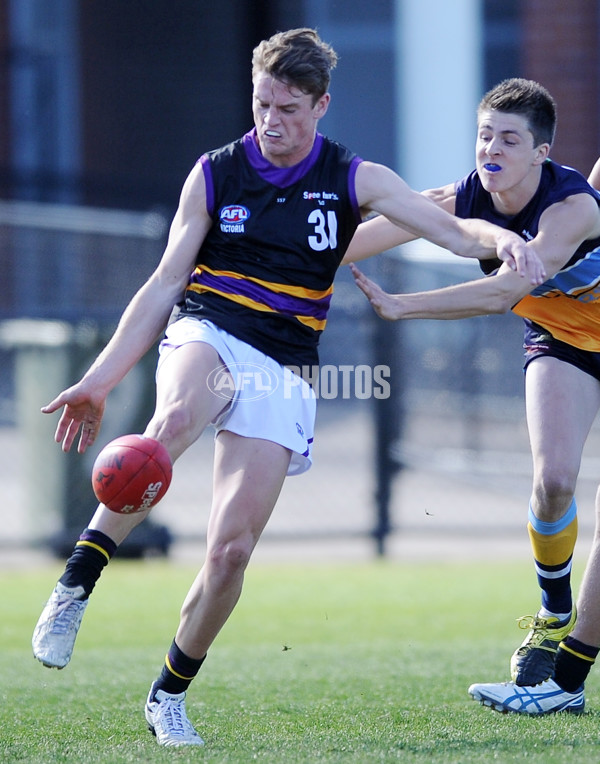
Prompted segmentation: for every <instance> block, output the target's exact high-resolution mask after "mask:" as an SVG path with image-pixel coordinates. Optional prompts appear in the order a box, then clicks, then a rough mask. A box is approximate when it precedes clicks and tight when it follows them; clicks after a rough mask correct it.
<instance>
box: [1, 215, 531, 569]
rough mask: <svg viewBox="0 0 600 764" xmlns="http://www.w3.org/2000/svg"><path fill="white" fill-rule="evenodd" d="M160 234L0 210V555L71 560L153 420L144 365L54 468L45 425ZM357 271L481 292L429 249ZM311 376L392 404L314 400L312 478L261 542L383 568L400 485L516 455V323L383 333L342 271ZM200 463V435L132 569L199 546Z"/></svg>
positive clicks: (147, 218)
mask: <svg viewBox="0 0 600 764" xmlns="http://www.w3.org/2000/svg"><path fill="white" fill-rule="evenodd" d="M166 232H167V221H165V220H164V218H162V217H161V216H160V215H157V214H155V213H148V214H145V213H131V212H123V211H113V210H92V209H82V208H78V207H65V206H55V205H42V204H28V203H8V202H2V203H0V266H1V267H2V273H3V286H2V290H1V294H0V445H1V446H2V453H3V459H2V460H1V464H0V471H1V472H2V481H3V485H4V486H5V499H4V515H5V517H4V523H3V531H2V534H3V537H2V538H1V539H0V543H1V544H4V545H5V546H6V545H14V544H37V545H40V544H41V545H48V544H49V545H50V546H51V547H52V548H53V549H54V551H56V552H57V553H59V554H61V555H62V554H64V553H67V552H68V551H69V550H70V548H71V545H72V543H73V540H74V539H75V538H76V537H77V534H78V533H79V532H80V530H81V528H82V527H83V525H84V524H85V522H86V521H87V519H88V517H89V515H90V514H91V512H92V511H93V508H94V506H95V500H94V497H93V494H92V491H91V486H90V481H89V472H90V470H91V464H92V462H93V459H94V458H95V455H96V453H97V451H98V450H99V448H100V447H101V446H102V445H103V444H104V443H106V442H108V440H110V439H112V438H113V437H116V436H117V435H119V434H122V433H124V432H135V431H140V430H142V429H143V427H144V425H145V423H146V420H147V419H148V417H149V415H150V413H151V410H152V406H153V403H154V366H155V361H156V358H155V353H154V352H150V353H149V354H148V355H147V357H146V358H145V359H144V360H143V361H142V362H141V363H140V364H139V365H138V367H136V369H134V370H133V371H132V372H131V373H130V374H129V375H128V377H127V378H126V379H125V380H124V381H123V383H121V385H119V386H118V387H117V388H116V389H115V391H113V393H111V396H110V398H109V405H108V407H107V413H106V418H105V422H104V425H103V430H102V438H101V439H100V441H99V442H98V443H97V444H96V446H95V448H94V449H92V450H90V452H89V453H88V454H86V455H85V456H84V457H80V456H78V455H77V454H69V455H68V456H65V455H64V454H62V452H61V451H60V449H59V448H58V447H57V446H56V444H54V443H53V431H54V428H55V425H56V418H53V417H44V416H43V415H41V414H40V413H39V409H40V406H42V405H43V404H44V403H46V402H48V401H49V400H51V399H52V398H53V397H54V396H55V395H56V393H57V392H59V391H60V390H61V389H62V388H63V387H65V386H66V385H68V384H70V383H72V382H73V381H75V380H76V379H77V378H79V376H80V374H81V373H82V372H83V371H84V370H85V368H87V366H88V365H89V364H90V363H91V361H92V360H93V358H94V357H95V355H96V354H97V353H98V352H99V350H100V349H101V348H102V347H103V345H104V344H105V342H106V340H107V339H108V337H109V336H110V334H111V333H112V331H113V329H114V327H115V325H116V321H117V320H118V317H119V316H120V314H121V312H122V310H123V308H124V307H125V306H126V305H127V303H128V301H129V299H130V297H131V296H132V295H133V293H134V292H135V290H136V289H137V288H138V287H139V286H140V284H141V283H143V281H144V280H145V279H146V278H147V277H148V276H149V274H150V273H151V272H152V270H153V268H154V267H155V265H156V263H157V262H158V260H159V258H160V255H161V253H162V251H163V248H164V244H165V239H166ZM365 268H366V269H367V270H368V271H369V273H370V274H371V275H373V276H375V277H376V278H377V279H379V280H380V282H381V283H383V284H384V286H386V287H387V288H390V289H393V290H397V291H399V290H404V291H416V290H421V289H427V288H434V287H437V286H443V285H446V284H448V283H453V282H456V281H461V280H464V279H465V278H476V277H478V275H479V272H478V270H477V266H476V265H474V264H473V263H465V262H462V261H460V260H458V259H457V258H453V257H452V256H450V255H448V254H447V253H444V254H440V253H439V252H437V251H436V250H432V249H431V248H430V247H428V246H426V245H425V244H424V243H423V242H417V243H415V244H414V245H412V246H411V247H405V248H402V249H401V250H399V251H397V252H392V253H386V254H385V255H383V256H381V257H379V258H375V259H374V260H373V262H372V263H366V264H365ZM321 363H322V365H324V366H326V367H328V369H329V370H330V371H331V372H332V374H334V375H336V374H337V375H338V381H340V380H341V378H342V375H343V369H348V368H352V369H354V370H356V369H357V368H358V367H362V368H373V367H374V366H385V367H388V368H389V381H390V395H389V396H386V397H384V398H383V399H376V398H374V397H373V396H369V395H365V394H364V390H363V391H362V393H357V388H356V387H352V386H351V387H350V389H349V390H344V388H343V385H342V384H341V381H340V385H339V387H338V388H336V392H335V394H330V395H327V396H323V395H321V396H320V397H321V400H320V402H319V414H318V420H317V441H316V447H315V457H316V460H315V467H313V470H311V471H310V472H309V473H308V475H307V476H303V477H302V478H292V479H290V480H288V481H287V482H286V485H285V487H284V491H283V493H282V497H281V500H280V502H279V507H278V510H277V513H276V516H274V518H273V520H272V522H271V523H270V524H269V527H268V529H267V531H266V534H265V538H267V539H268V538H272V539H278V540H281V539H286V540H297V541H300V540H302V539H310V540H312V541H313V542H314V541H315V539H325V538H336V539H341V538H344V537H346V538H362V539H369V538H373V539H374V540H375V544H376V549H377V550H378V551H379V552H380V553H383V552H384V551H385V543H386V539H387V538H388V536H390V535H393V534H394V533H395V532H397V531H398V528H399V527H400V526H401V522H400V521H399V518H398V510H397V508H395V507H394V501H393V494H394V486H395V482H396V479H397V476H398V475H399V474H401V472H402V470H403V469H404V470H408V469H414V468H417V467H419V466H420V465H423V464H428V463H429V464H433V463H434V462H435V460H436V458H437V459H438V462H439V459H440V458H441V457H442V455H443V454H446V455H448V454H451V455H452V458H451V459H450V462H451V463H452V464H453V465H454V468H456V469H458V470H461V469H462V470H463V472H464V473H475V472H476V471H477V470H476V469H475V468H474V466H473V454H479V455H480V456H481V455H482V454H483V455H485V454H490V453H492V452H494V451H498V450H502V451H504V453H510V452H511V450H512V452H514V450H515V444H518V445H517V446H516V447H517V450H523V449H526V442H525V440H524V437H523V436H524V425H523V403H522V385H523V382H522V374H521V372H520V367H521V326H520V319H518V318H517V317H515V316H490V317H485V318H478V319H469V320H466V321H456V322H449V321H437V322H436V321H413V322H398V323H396V324H390V323H386V322H383V321H380V320H379V319H376V318H375V317H374V315H373V314H372V311H371V310H370V308H369V306H368V305H367V303H366V300H365V299H364V297H363V296H362V294H361V293H360V292H359V291H358V290H357V289H356V287H355V286H354V284H353V283H352V279H351V276H350V273H349V271H348V270H347V269H341V270H340V272H339V274H338V277H337V279H336V289H335V294H334V298H333V302H332V308H331V311H330V317H329V321H328V327H327V330H326V332H325V333H324V335H323V339H322V343H321ZM336 384H337V383H336ZM211 450H212V443H211V436H210V434H206V435H204V436H203V437H202V438H201V439H200V441H199V443H198V444H196V446H194V447H192V449H190V451H189V453H187V454H186V455H184V457H182V459H181V464H180V463H178V465H177V466H176V470H175V477H174V481H173V485H172V487H171V490H170V491H169V494H168V495H167V497H166V498H165V499H164V500H163V502H161V504H160V505H159V506H158V507H157V508H156V510H155V511H154V513H153V516H154V519H153V520H152V521H150V522H146V523H144V524H143V525H142V526H141V527H140V528H139V529H137V531H136V532H134V534H132V536H131V537H130V540H129V543H130V546H129V553H130V554H132V555H137V554H140V553H144V552H147V551H158V552H166V551H167V550H168V548H169V546H170V544H171V543H172V542H173V541H175V542H178V541H181V540H184V539H186V540H188V541H190V540H191V541H194V540H199V539H201V538H202V537H203V535H204V532H205V528H206V522H207V518H208V507H209V504H210V492H211V491H210V463H208V464H207V462H209V460H210V459H211ZM459 455H460V456H461V458H462V459H463V462H462V463H459V462H458V461H457V458H458V456H459ZM452 459H454V462H452ZM475 461H476V464H477V467H478V468H481V466H482V465H483V464H484V463H485V459H484V458H478V459H476V460H475ZM439 468H440V469H444V468H445V467H444V465H442V464H441V463H440V467H439ZM135 534H137V535H135ZM127 551H128V550H127V548H125V549H124V550H123V552H122V554H123V553H124V554H127Z"/></svg>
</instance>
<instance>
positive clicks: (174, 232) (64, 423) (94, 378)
mask: <svg viewBox="0 0 600 764" xmlns="http://www.w3.org/2000/svg"><path fill="white" fill-rule="evenodd" d="M210 225H211V219H210V217H209V216H208V213H207V212H206V192H205V185H204V176H203V174H202V168H201V165H200V164H199V163H198V164H197V165H196V167H195V168H194V169H193V170H192V172H191V173H190V175H189V177H188V179H187V180H186V182H185V184H184V187H183V191H182V194H181V199H180V202H179V207H178V209H177V212H176V214H175V217H174V219H173V223H172V225H171V229H170V232H169V239H168V242H167V246H166V249H165V252H164V254H163V256H162V258H161V261H160V263H159V264H158V266H157V268H156V270H155V271H154V273H153V274H152V275H151V276H150V278H149V279H148V281H146V283H145V284H144V285H143V286H142V287H141V288H140V289H139V290H138V291H137V292H136V294H135V295H134V297H133V299H132V300H131V302H130V303H129V305H128V306H127V308H126V309H125V311H124V312H123V315H122V316H121V319H120V321H119V324H118V326H117V328H116V330H115V333H114V334H113V336H112V337H111V339H110V340H109V342H108V344H107V345H106V347H105V348H104V349H103V350H102V352H101V353H100V355H99V356H98V357H97V358H96V360H95V361H94V363H93V364H92V365H91V367H90V368H89V369H88V371H87V372H86V373H85V375H84V376H83V378H82V379H81V380H80V381H79V382H78V383H77V384H75V385H73V386H72V387H70V388H68V389H67V390H64V391H63V392H62V393H60V395H58V396H57V397H56V398H55V399H54V400H53V401H51V402H50V403H49V404H48V405H47V406H44V408H42V412H43V413H45V414H51V413H53V412H55V411H58V410H59V409H61V408H63V411H62V414H61V417H60V420H59V423H58V426H57V429H56V433H55V439H56V441H57V442H58V443H61V442H62V447H63V450H64V451H69V449H70V448H71V446H72V444H73V441H74V440H75V438H76V436H77V433H78V431H79V429H80V428H81V436H80V439H79V445H78V451H79V453H83V452H84V451H85V450H86V448H87V447H88V446H90V445H91V444H92V443H93V442H94V440H95V439H96V437H97V435H98V431H99V429H100V424H101V420H102V416H103V413H104V408H105V405H106V398H107V396H108V394H109V392H110V391H111V390H112V389H113V388H114V387H115V386H116V385H117V384H118V383H119V382H120V381H121V380H122V379H123V377H125V375H126V374H127V372H128V371H130V369H132V368H133V367H134V366H135V364H136V363H137V362H138V361H139V360H140V358H142V356H143V355H144V354H145V353H146V352H147V351H148V350H149V349H150V347H151V346H152V345H153V344H154V342H156V340H157V338H158V337H159V336H160V334H161V333H162V332H163V331H164V328H165V326H166V324H167V321H168V319H169V316H170V315H171V312H172V310H173V307H174V305H176V304H177V302H179V300H180V299H181V296H182V294H183V292H184V289H185V286H186V284H187V282H188V279H189V275H190V273H191V272H192V270H193V268H194V265H195V261H196V256H197V253H198V250H199V248H200V246H201V244H202V242H203V240H204V237H205V235H206V232H207V231H208V229H209V228H210Z"/></svg>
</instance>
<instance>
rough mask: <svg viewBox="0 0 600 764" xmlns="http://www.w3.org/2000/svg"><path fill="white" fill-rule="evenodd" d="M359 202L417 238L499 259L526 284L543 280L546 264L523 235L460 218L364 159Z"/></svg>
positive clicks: (467, 253) (359, 175) (358, 184)
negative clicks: (530, 249) (526, 246)
mask: <svg viewBox="0 0 600 764" xmlns="http://www.w3.org/2000/svg"><path fill="white" fill-rule="evenodd" d="M356 190H357V197H358V200H359V204H360V205H361V206H363V207H365V208H367V209H370V210H374V211H376V212H379V213H381V214H382V215H384V216H385V217H386V218H388V220H390V221H391V222H392V223H394V224H395V225H396V226H399V227H400V228H401V229H403V230H404V231H409V232H411V233H412V234H413V236H415V237H423V238H425V239H428V240H429V241H432V242H433V243H434V244H437V245H439V246H441V247H443V248H445V249H449V250H450V251H451V252H454V253H456V254H458V255H461V256H463V257H475V258H478V259H487V258H490V257H498V258H500V259H501V260H502V261H503V262H506V264H507V265H508V267H509V268H511V269H512V270H515V271H517V272H518V273H519V274H520V275H526V276H527V277H528V278H527V280H528V281H529V283H531V284H533V285H537V284H539V283H541V282H542V281H544V280H545V278H546V274H545V268H544V264H543V263H541V262H540V261H539V259H538V258H537V254H536V253H535V252H533V251H532V252H529V251H527V250H526V248H525V242H524V241H523V239H522V238H521V237H520V236H518V235H517V234H515V233H513V232H512V231H507V230H504V229H503V228H500V227H499V226H495V225H492V224H491V223H488V222H487V221H484V220H477V219H469V220H463V219H461V218H457V217H455V216H454V215H451V214H449V213H448V212H447V211H446V210H445V209H443V208H442V207H441V206H438V205H437V204H435V203H433V202H432V201H431V200H430V199H428V198H426V197H425V196H424V195H423V194H419V193H417V192H416V191H413V190H412V189H411V188H410V187H409V186H408V185H407V184H406V183H405V182H404V181H403V180H402V179H401V178H400V177H399V176H398V175H396V173H394V172H393V171H392V170H390V169H389V168H387V167H384V166H383V165H378V164H373V163H371V162H362V163H361V165H360V166H359V168H358V171H357V174H356Z"/></svg>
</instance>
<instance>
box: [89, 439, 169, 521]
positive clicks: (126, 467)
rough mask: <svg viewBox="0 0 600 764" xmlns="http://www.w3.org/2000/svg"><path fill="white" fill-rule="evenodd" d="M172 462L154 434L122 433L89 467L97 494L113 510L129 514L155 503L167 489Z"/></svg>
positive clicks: (99, 499)
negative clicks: (146, 435) (92, 466)
mask: <svg viewBox="0 0 600 764" xmlns="http://www.w3.org/2000/svg"><path fill="white" fill-rule="evenodd" d="M172 476H173V465H172V464H171V459H170V457H169V454H168V452H167V449H166V448H165V447H164V446H163V445H162V443H159V442H158V441H157V440H154V439H153V438H146V437H144V436H143V435H123V436H122V437H120V438H116V439H115V440H112V441H111V442H110V443H109V444H108V445H106V446H105V447H104V448H103V449H102V451H100V453H99V454H98V456H97V458H96V461H95V462H94V468H93V470H92V487H93V489H94V493H95V494H96V498H97V499H98V501H100V502H101V503H102V504H104V505H105V506H107V507H108V508H109V509H111V510H112V511H113V512H119V513H121V514H131V513H132V512H141V511H142V510H145V509H150V508H151V507H153V506H155V505H156V504H158V502H159V501H160V500H161V499H162V497H163V496H164V495H165V493H166V492H167V488H168V487H169V485H170V483H171V477H172Z"/></svg>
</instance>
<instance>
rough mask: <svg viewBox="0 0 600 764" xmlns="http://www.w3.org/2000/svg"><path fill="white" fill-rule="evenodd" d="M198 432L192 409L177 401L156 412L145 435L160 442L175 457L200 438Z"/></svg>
mask: <svg viewBox="0 0 600 764" xmlns="http://www.w3.org/2000/svg"><path fill="white" fill-rule="evenodd" d="M196 430H197V425H196V421H195V419H194V416H193V413H192V411H191V410H190V407H189V406H185V405H183V403H181V402H178V401H175V402H173V403H172V404H170V405H169V406H168V407H166V408H162V409H161V410H160V411H158V410H157V411H155V412H154V416H153V417H152V419H151V420H150V422H149V423H148V427H147V428H146V432H145V434H146V435H148V436H149V437H151V438H156V440H159V441H160V442H161V443H162V444H163V445H164V446H165V447H166V448H167V449H168V450H169V452H171V456H172V457H174V456H179V454H180V453H181V452H182V451H184V450H185V449H186V448H187V446H189V445H190V444H191V443H193V442H194V440H195V439H196V438H197V437H198V433H197V432H196Z"/></svg>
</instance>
